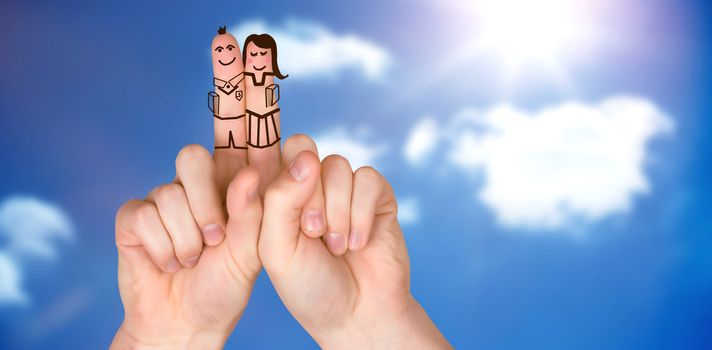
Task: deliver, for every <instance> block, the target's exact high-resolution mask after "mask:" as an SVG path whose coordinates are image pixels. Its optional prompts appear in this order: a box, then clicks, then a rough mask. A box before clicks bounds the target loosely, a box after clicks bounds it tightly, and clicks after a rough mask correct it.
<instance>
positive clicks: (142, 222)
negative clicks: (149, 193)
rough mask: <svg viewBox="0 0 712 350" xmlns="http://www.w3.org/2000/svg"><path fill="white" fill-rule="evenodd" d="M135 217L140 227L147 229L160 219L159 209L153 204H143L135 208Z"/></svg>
mask: <svg viewBox="0 0 712 350" xmlns="http://www.w3.org/2000/svg"><path fill="white" fill-rule="evenodd" d="M133 216H134V218H135V219H136V223H137V225H138V226H139V227H146V226H147V225H149V224H150V223H151V222H153V220H155V219H156V218H157V217H158V209H157V208H156V206H155V205H153V204H151V203H147V202H142V203H139V204H137V205H136V207H135V208H134V212H133Z"/></svg>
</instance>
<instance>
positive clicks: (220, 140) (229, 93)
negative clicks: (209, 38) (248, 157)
mask: <svg viewBox="0 0 712 350" xmlns="http://www.w3.org/2000/svg"><path fill="white" fill-rule="evenodd" d="M210 47H211V49H212V56H213V77H214V78H213V85H214V86H215V91H211V92H210V93H209V94H208V107H209V108H210V110H211V111H212V112H213V116H214V119H215V149H242V150H246V149H247V145H246V144H245V141H246V139H247V137H246V127H245V118H244V117H245V102H246V97H245V95H246V94H245V82H244V78H245V75H244V69H243V64H242V60H240V47H239V46H238V44H237V40H235V37H234V36H232V35H231V34H230V33H228V32H227V28H226V27H220V28H219V29H218V34H217V35H215V37H214V38H213V42H212V44H211V46H210Z"/></svg>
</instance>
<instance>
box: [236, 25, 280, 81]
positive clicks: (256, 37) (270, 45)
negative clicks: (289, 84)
mask: <svg viewBox="0 0 712 350" xmlns="http://www.w3.org/2000/svg"><path fill="white" fill-rule="evenodd" d="M249 43H254V44H255V45H256V46H257V47H259V48H261V49H270V50H272V71H273V72H274V76H275V77H277V78H279V79H285V78H287V77H288V76H289V74H287V75H283V74H282V72H280V71H279V66H278V65H277V42H275V41H274V38H272V36H270V35H269V34H251V35H250V36H248V37H247V39H245V45H243V46H242V64H244V65H247V44H249Z"/></svg>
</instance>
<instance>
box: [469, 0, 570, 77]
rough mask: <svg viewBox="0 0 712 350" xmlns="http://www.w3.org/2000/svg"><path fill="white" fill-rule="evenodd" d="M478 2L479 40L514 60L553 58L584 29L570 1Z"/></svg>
mask: <svg viewBox="0 0 712 350" xmlns="http://www.w3.org/2000/svg"><path fill="white" fill-rule="evenodd" d="M481 6H482V7H481V9H480V10H479V11H478V12H479V14H480V16H481V20H482V26H483V30H482V32H481V34H480V40H481V41H480V43H479V44H480V45H481V46H482V48H483V49H490V50H493V51H495V52H496V53H498V54H500V55H501V56H502V57H503V58H504V59H506V60H507V61H509V62H510V63H513V64H519V63H522V62H523V61H527V60H556V59H558V58H559V55H560V54H562V53H563V51H564V50H565V49H566V46H567V45H572V44H575V40H576V39H578V38H580V37H581V36H582V34H583V31H584V30H583V29H584V28H582V25H583V21H582V20H581V18H577V17H580V16H578V15H577V14H576V13H575V11H573V10H574V9H573V8H572V6H571V1H565V0H544V1H531V0H529V1H527V0H488V1H485V2H484V3H482V5H481Z"/></svg>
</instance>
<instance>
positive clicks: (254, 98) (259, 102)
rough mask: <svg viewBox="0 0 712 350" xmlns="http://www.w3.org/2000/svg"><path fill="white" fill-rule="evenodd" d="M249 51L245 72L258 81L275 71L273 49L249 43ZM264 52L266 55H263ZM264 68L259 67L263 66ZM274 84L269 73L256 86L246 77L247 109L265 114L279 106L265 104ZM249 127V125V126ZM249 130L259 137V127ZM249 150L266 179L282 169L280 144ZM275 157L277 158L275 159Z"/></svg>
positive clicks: (278, 120) (278, 127)
mask: <svg viewBox="0 0 712 350" xmlns="http://www.w3.org/2000/svg"><path fill="white" fill-rule="evenodd" d="M245 50H246V51H247V59H246V61H245V72H246V73H254V74H255V80H257V81H258V82H259V81H261V80H262V78H263V75H264V74H265V73H271V72H273V70H272V69H273V68H272V50H270V49H263V48H260V47H258V46H257V45H255V44H254V43H249V44H247V46H246V47H245ZM263 54H264V55H263ZM262 67H264V68H263V69H261V70H260V69H258V68H262ZM272 84H274V76H272V75H267V76H265V77H264V85H262V86H256V85H255V84H254V83H253V81H252V78H251V77H246V79H245V88H246V89H247V100H246V104H247V109H249V110H251V111H254V112H256V113H259V114H265V113H267V112H269V111H271V110H273V109H276V108H279V105H278V104H276V105H274V106H271V107H267V106H266V105H265V87H267V86H270V85H272ZM280 114H281V113H276V114H275V115H274V118H275V122H276V124H277V130H278V131H279V132H280V135H281V130H280ZM248 128H249V126H248ZM249 132H251V133H253V139H256V138H257V127H256V125H253V126H252V130H249ZM247 152H248V153H249V156H250V158H251V159H255V164H254V165H255V167H256V168H257V169H258V171H259V172H260V175H261V176H262V177H264V178H265V179H270V180H271V179H273V178H274V177H275V176H276V175H277V173H279V170H280V169H281V160H280V159H277V157H275V154H279V152H280V151H279V145H274V146H271V147H267V148H254V147H248V149H247ZM275 159H277V160H276V161H275ZM264 189H265V187H264V186H263V187H262V188H261V192H263V193H264Z"/></svg>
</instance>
